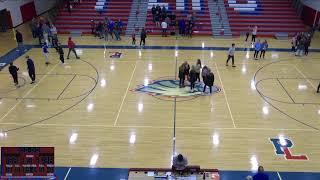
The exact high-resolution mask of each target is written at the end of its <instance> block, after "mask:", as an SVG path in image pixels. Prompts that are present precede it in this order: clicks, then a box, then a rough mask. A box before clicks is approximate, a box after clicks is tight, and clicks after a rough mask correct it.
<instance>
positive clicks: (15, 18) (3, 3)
mask: <svg viewBox="0 0 320 180" xmlns="http://www.w3.org/2000/svg"><path fill="white" fill-rule="evenodd" d="M32 1H34V4H35V8H36V12H37V15H39V14H41V13H43V12H45V11H47V10H49V9H50V8H53V7H54V5H55V3H56V0H0V10H3V9H7V10H9V11H10V13H11V18H12V24H13V26H17V25H19V24H21V23H23V22H22V15H21V11H20V6H22V5H24V4H27V3H30V2H32Z"/></svg>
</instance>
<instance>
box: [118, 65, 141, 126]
mask: <svg viewBox="0 0 320 180" xmlns="http://www.w3.org/2000/svg"><path fill="white" fill-rule="evenodd" d="M137 64H138V60H136V63H135V64H134V68H133V70H132V73H131V77H130V80H129V82H128V86H127V90H126V92H125V94H124V96H123V98H122V101H121V104H120V107H119V110H118V114H117V117H116V120H115V121H114V123H113V126H116V125H117V122H118V119H119V116H120V113H121V111H122V106H123V104H124V100H125V99H126V97H127V94H128V92H129V89H130V86H131V82H132V79H133V76H134V73H135V71H136V68H137Z"/></svg>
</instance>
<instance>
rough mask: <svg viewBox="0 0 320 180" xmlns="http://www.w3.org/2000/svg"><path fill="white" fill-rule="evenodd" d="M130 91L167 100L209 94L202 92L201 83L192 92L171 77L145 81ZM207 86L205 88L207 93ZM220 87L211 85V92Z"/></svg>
mask: <svg viewBox="0 0 320 180" xmlns="http://www.w3.org/2000/svg"><path fill="white" fill-rule="evenodd" d="M132 91H135V92H139V93H145V94H148V95H151V96H153V97H155V98H158V99H161V100H167V101H173V100H174V99H175V98H176V99H177V101H186V100H191V99H194V98H197V97H199V96H205V95H210V94H203V93H202V91H203V83H197V84H196V85H195V89H194V92H191V91H190V87H189V86H188V87H187V84H186V87H185V88H179V80H174V79H173V78H172V79H170V78H166V79H159V80H155V81H152V82H150V83H149V82H148V83H145V84H144V85H139V86H138V87H137V88H136V89H133V90H132ZM208 91H209V88H208V87H207V88H206V92H207V93H208ZM220 91H221V89H220V88H219V87H218V86H213V87H212V94H214V93H218V92H220Z"/></svg>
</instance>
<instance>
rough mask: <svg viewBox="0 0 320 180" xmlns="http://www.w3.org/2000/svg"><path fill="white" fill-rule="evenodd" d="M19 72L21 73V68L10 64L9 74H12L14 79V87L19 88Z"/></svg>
mask: <svg viewBox="0 0 320 180" xmlns="http://www.w3.org/2000/svg"><path fill="white" fill-rule="evenodd" d="M18 71H19V68H17V67H16V66H14V65H13V63H10V66H9V72H10V74H11V76H12V78H13V82H14V85H15V86H17V87H19V82H18Z"/></svg>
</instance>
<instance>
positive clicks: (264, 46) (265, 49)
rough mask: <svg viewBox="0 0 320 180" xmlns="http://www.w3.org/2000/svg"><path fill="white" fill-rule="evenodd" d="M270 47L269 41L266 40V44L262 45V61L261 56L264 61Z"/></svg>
mask: <svg viewBox="0 0 320 180" xmlns="http://www.w3.org/2000/svg"><path fill="white" fill-rule="evenodd" d="M268 47H269V45H268V42H267V40H264V42H263V43H262V45H261V53H260V59H261V56H262V57H263V59H264V55H265V54H266V51H267V49H268Z"/></svg>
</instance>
